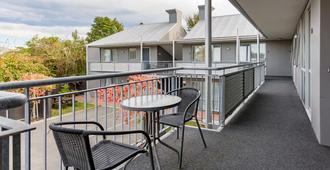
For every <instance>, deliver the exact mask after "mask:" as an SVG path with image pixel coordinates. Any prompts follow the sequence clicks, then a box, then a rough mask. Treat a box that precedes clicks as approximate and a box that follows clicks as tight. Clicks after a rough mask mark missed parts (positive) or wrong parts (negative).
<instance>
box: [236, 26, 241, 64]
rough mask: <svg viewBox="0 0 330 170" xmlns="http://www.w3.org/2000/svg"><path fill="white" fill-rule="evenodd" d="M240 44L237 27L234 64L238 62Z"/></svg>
mask: <svg viewBox="0 0 330 170" xmlns="http://www.w3.org/2000/svg"><path fill="white" fill-rule="evenodd" d="M240 46H241V43H240V40H239V34H238V28H237V30H236V64H238V63H239V55H240V51H239V48H240Z"/></svg>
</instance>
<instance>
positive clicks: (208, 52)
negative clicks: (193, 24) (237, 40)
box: [205, 0, 212, 127]
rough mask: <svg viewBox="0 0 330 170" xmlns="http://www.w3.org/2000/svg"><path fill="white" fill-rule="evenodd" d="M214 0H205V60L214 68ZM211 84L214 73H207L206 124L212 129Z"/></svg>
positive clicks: (209, 71) (208, 65)
mask: <svg viewBox="0 0 330 170" xmlns="http://www.w3.org/2000/svg"><path fill="white" fill-rule="evenodd" d="M211 21H212V0H205V58H206V60H205V61H206V65H207V67H212V23H211ZM211 84H212V71H211V70H208V71H206V76H205V92H206V93H205V94H206V95H205V99H206V102H205V108H206V110H205V111H206V123H207V126H208V127H210V126H211V123H212V110H211V109H212V108H211V106H212V105H211V102H212V101H211V98H212V97H211V95H212V92H211Z"/></svg>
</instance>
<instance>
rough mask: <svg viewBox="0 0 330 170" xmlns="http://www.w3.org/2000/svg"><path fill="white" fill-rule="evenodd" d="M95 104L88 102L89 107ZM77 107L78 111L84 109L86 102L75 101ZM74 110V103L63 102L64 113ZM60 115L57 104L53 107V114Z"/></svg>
mask: <svg viewBox="0 0 330 170" xmlns="http://www.w3.org/2000/svg"><path fill="white" fill-rule="evenodd" d="M94 107H95V105H94V104H90V103H87V109H92V108H94ZM75 109H76V112H78V111H81V110H84V103H83V102H76V103H75ZM71 112H72V104H62V114H63V115H64V114H67V113H71ZM57 115H58V105H57V104H55V105H54V106H53V108H52V113H51V116H52V117H53V116H57Z"/></svg>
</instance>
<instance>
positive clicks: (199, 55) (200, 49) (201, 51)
mask: <svg viewBox="0 0 330 170" xmlns="http://www.w3.org/2000/svg"><path fill="white" fill-rule="evenodd" d="M192 49H193V58H192V59H193V61H195V62H204V61H205V46H204V45H196V46H192Z"/></svg>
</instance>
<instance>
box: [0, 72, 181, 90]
mask: <svg viewBox="0 0 330 170" xmlns="http://www.w3.org/2000/svg"><path fill="white" fill-rule="evenodd" d="M180 69H182V67H173V68H162V69H150V70H142V71H128V72H120V73H107V74H98V75H83V76H70V77H58V78H52V79H43V80H29V81H13V82H6V83H0V90H8V89H17V88H26V87H35V86H46V85H52V84H60V83H69V82H77V81H89V80H98V79H106V78H112V77H121V76H130V75H136V74H149V73H158V72H165V71H176V70H180Z"/></svg>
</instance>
